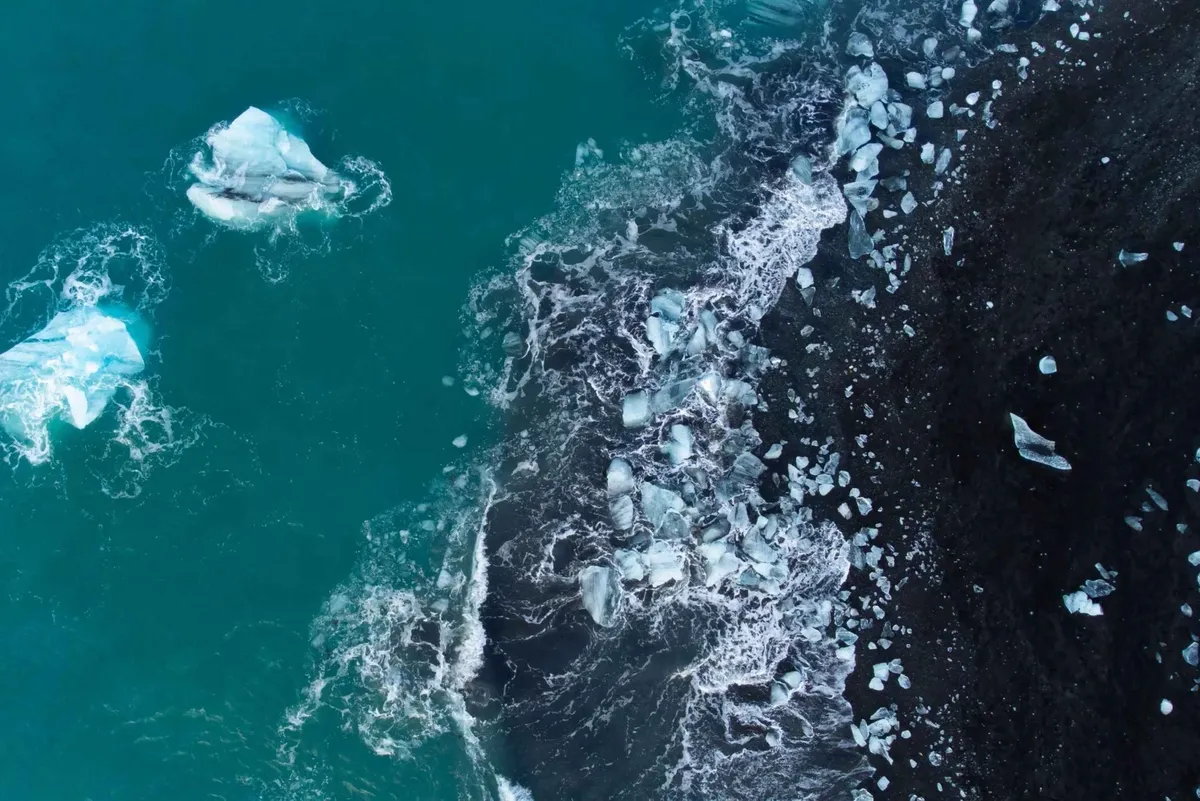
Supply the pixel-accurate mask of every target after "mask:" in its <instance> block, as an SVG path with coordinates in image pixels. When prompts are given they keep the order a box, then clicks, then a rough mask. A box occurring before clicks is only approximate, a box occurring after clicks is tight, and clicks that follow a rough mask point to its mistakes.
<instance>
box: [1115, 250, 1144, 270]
mask: <svg viewBox="0 0 1200 801" xmlns="http://www.w3.org/2000/svg"><path fill="white" fill-rule="evenodd" d="M1148 258H1150V254H1149V253H1130V252H1129V251H1127V250H1124V249H1122V250H1121V252H1120V253H1118V254H1117V261H1119V262H1121V266H1122V267H1132V266H1133V265H1135V264H1141V263H1142V262H1144V261H1145V260H1146V259H1148Z"/></svg>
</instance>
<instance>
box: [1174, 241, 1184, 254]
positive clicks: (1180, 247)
mask: <svg viewBox="0 0 1200 801" xmlns="http://www.w3.org/2000/svg"><path fill="white" fill-rule="evenodd" d="M1171 247H1173V248H1175V250H1176V251H1177V252H1179V253H1182V252H1183V243H1182V242H1172V243H1171Z"/></svg>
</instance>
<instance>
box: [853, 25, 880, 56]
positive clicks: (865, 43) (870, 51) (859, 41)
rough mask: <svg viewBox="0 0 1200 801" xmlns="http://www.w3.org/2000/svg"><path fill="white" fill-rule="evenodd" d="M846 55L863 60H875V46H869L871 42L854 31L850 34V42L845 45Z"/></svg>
mask: <svg viewBox="0 0 1200 801" xmlns="http://www.w3.org/2000/svg"><path fill="white" fill-rule="evenodd" d="M846 54H847V55H850V56H862V57H864V58H875V46H874V45H872V44H871V40H870V39H868V38H867V37H866V36H865V35H864V34H861V33H859V32H858V31H855V32H854V33H852V34H850V41H848V42H847V43H846Z"/></svg>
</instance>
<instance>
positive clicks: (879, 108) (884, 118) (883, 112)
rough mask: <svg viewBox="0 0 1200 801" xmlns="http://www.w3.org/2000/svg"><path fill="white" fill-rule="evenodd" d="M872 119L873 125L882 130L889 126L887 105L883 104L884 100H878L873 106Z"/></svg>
mask: <svg viewBox="0 0 1200 801" xmlns="http://www.w3.org/2000/svg"><path fill="white" fill-rule="evenodd" d="M870 120H871V125H873V126H875V127H876V128H878V129H879V130H881V131H882V130H884V129H885V128H887V127H888V113H887V106H885V105H883V101H882V100H876V101H875V103H874V104H873V105H872V106H871V112H870Z"/></svg>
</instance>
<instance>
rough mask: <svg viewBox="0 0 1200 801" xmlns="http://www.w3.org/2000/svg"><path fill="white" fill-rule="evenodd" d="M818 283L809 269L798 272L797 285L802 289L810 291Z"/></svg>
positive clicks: (803, 268)
mask: <svg viewBox="0 0 1200 801" xmlns="http://www.w3.org/2000/svg"><path fill="white" fill-rule="evenodd" d="M815 283H816V280H815V279H814V278H813V274H812V270H810V269H809V268H807V267H801V268H799V269H798V270H796V285H797V286H798V287H800V288H801V289H808V288H809V287H810V286H812V285H813V284H815Z"/></svg>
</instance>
